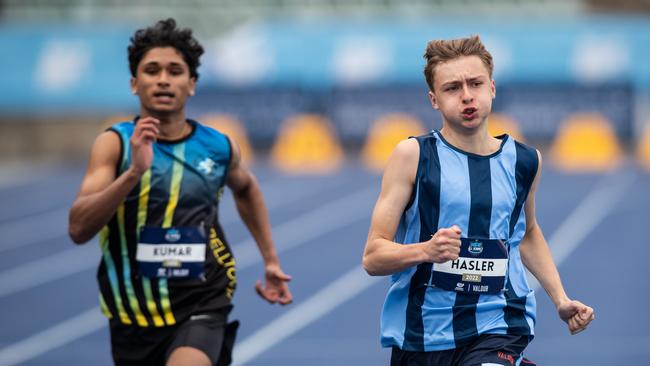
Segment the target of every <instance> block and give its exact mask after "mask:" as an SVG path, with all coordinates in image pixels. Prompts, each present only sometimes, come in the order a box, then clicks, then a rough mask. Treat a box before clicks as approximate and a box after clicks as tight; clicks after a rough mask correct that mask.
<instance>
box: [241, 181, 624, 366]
mask: <svg viewBox="0 0 650 366" xmlns="http://www.w3.org/2000/svg"><path fill="white" fill-rule="evenodd" d="M634 178H635V174H634V173H632V174H630V173H627V172H624V173H622V174H620V175H619V174H617V173H614V175H612V176H608V177H606V178H605V179H603V180H602V181H601V184H599V185H598V186H597V187H596V188H595V189H594V190H592V191H591V192H590V193H589V194H588V196H587V197H586V198H585V199H583V200H582V202H581V203H580V205H579V206H578V207H577V208H576V209H575V210H574V211H573V212H572V213H571V214H570V215H569V216H568V218H567V219H566V220H564V222H563V224H562V225H561V226H560V228H558V229H557V230H556V231H555V232H554V234H553V236H552V238H551V242H552V243H554V246H553V247H552V248H551V249H552V250H553V251H554V257H555V258H556V263H557V266H559V265H560V263H562V262H563V261H564V260H565V259H566V257H567V256H568V255H569V254H570V253H571V252H572V251H573V250H574V249H575V248H576V247H577V246H578V244H580V242H582V241H583V240H584V238H585V237H586V236H587V235H588V234H589V233H590V232H591V231H592V230H593V229H594V228H595V227H596V225H598V223H600V222H601V221H602V220H603V219H604V218H605V217H607V214H608V213H609V212H610V211H611V209H612V208H613V207H614V205H615V204H616V203H617V202H618V201H619V200H620V199H621V197H622V196H623V193H624V192H625V190H626V189H627V188H628V187H629V186H630V185H631V184H632V183H633V182H634ZM568 232H569V233H571V234H570V235H568V234H567V233H568ZM357 271H361V272H363V270H362V269H361V268H355V269H353V270H352V271H350V272H348V273H346V274H344V275H343V276H342V277H339V279H337V280H335V281H334V282H332V283H331V284H330V285H329V286H327V287H326V288H325V289H323V290H321V291H319V292H317V293H316V294H315V295H313V296H312V297H310V298H309V299H307V300H306V301H305V302H304V303H300V304H299V305H297V306H296V307H295V308H293V309H292V310H290V311H289V312H287V313H285V314H283V315H281V316H280V317H278V318H276V319H275V320H273V321H272V322H271V323H270V324H268V325H267V326H265V327H262V328H261V329H259V330H258V331H256V332H255V333H253V334H252V335H250V336H248V337H247V338H246V339H244V340H243V341H242V342H241V343H239V344H237V345H236V346H235V353H234V357H233V360H234V365H236V366H241V365H244V364H246V363H247V362H249V361H251V360H253V359H255V358H256V357H257V356H259V355H260V354H261V353H263V352H265V351H267V350H268V349H270V348H272V347H273V346H274V345H276V344H278V343H280V342H282V341H284V340H285V339H286V338H288V337H290V336H291V335H293V334H295V333H296V332H298V331H299V330H301V329H303V328H305V327H307V326H308V325H310V324H311V323H313V322H314V321H315V320H318V319H319V318H320V317H321V316H324V315H326V314H328V313H329V312H331V311H333V310H334V309H335V308H336V307H338V306H340V305H342V304H343V303H344V302H345V301H347V300H349V299H351V298H353V297H354V296H356V295H358V294H359V293H360V292H361V291H363V290H365V289H367V288H368V287H370V286H372V285H373V284H375V283H377V281H376V279H379V278H381V277H369V276H367V275H365V273H363V274H364V275H365V277H366V278H367V279H368V281H365V282H364V281H361V280H359V279H358V278H356V277H355V276H357ZM531 277H532V276H529V281H531V282H529V283H532V286H531V288H534V289H536V290H537V289H538V288H539V283H538V282H537V280H535V279H534V277H532V280H531V279H530V278H531ZM373 280H375V281H373ZM532 281H534V282H532ZM346 283H348V284H347V285H346Z"/></svg>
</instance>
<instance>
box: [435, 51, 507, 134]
mask: <svg viewBox="0 0 650 366" xmlns="http://www.w3.org/2000/svg"><path fill="white" fill-rule="evenodd" d="M495 95H496V90H495V86H494V81H493V80H492V79H491V78H490V74H489V72H488V69H487V67H486V66H485V65H484V64H483V62H482V61H481V59H480V58H479V57H478V56H464V57H459V58H456V59H453V60H451V61H447V62H444V63H441V64H439V65H437V66H436V68H435V77H434V91H433V92H429V98H430V100H431V105H432V106H433V107H434V108H435V109H438V110H440V112H441V113H442V116H443V118H444V120H445V122H446V123H448V124H451V125H452V126H451V127H452V128H454V127H456V128H460V129H465V130H473V129H476V128H477V127H479V126H480V125H482V124H483V123H484V122H485V120H486V119H487V117H488V115H489V114H490V111H491V110H492V99H494V97H495Z"/></svg>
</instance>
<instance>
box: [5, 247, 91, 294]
mask: <svg viewBox="0 0 650 366" xmlns="http://www.w3.org/2000/svg"><path fill="white" fill-rule="evenodd" d="M93 242H94V245H92V244H93ZM98 246H99V244H97V240H96V239H93V241H92V242H90V243H88V244H86V245H84V246H82V247H79V248H76V247H75V248H70V249H66V250H64V251H62V252H60V253H58V254H55V255H51V256H48V257H44V258H41V259H38V260H35V261H31V262H29V263H26V264H23V265H20V266H18V267H15V268H11V269H8V270H5V271H2V272H0V298H1V297H4V296H9V295H12V294H14V293H16V292H19V291H23V290H27V289H30V288H33V287H36V286H39V285H42V284H45V283H48V282H52V281H56V280H58V279H61V278H64V277H66V276H69V275H72V274H75V273H79V272H82V271H85V270H90V269H93V268H97V266H98V264H99V261H100V259H101V258H100V253H99V248H98ZM91 259H92V260H91Z"/></svg>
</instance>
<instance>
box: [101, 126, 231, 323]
mask: <svg viewBox="0 0 650 366" xmlns="http://www.w3.org/2000/svg"><path fill="white" fill-rule="evenodd" d="M188 122H189V123H190V125H191V126H192V133H191V134H190V135H189V136H187V137H186V138H183V139H182V140H177V141H161V140H159V141H157V142H156V143H154V144H153V152H154V158H153V163H152V166H151V168H150V169H149V170H147V171H146V172H145V173H144V175H143V176H142V178H141V179H140V182H139V184H138V185H137V186H136V187H135V188H134V189H133V190H132V191H131V192H130V193H129V194H128V196H127V197H126V199H125V200H124V201H123V202H122V203H121V204H120V205H119V207H118V209H117V211H116V213H115V215H114V216H113V217H112V218H111V220H110V222H109V223H108V224H107V225H106V226H104V228H102V230H101V231H100V233H99V242H100V246H101V251H102V260H101V263H100V265H99V270H98V272H97V279H98V282H99V289H100V304H101V307H102V312H103V313H104V314H105V315H106V316H108V317H109V318H111V319H113V320H116V321H119V322H121V323H122V324H126V325H137V326H141V327H162V326H167V325H173V324H176V323H177V322H182V321H184V320H185V319H187V317H189V316H190V315H192V314H196V313H205V312H211V311H218V310H219V309H222V308H224V307H229V306H230V300H231V298H232V296H233V294H234V291H235V286H236V283H237V281H236V277H235V259H234V257H233V255H232V252H231V250H230V248H229V246H228V244H227V242H226V240H225V238H224V236H223V231H222V229H221V226H220V224H219V220H218V204H219V200H220V198H221V194H222V192H223V187H224V184H225V180H226V174H227V171H228V166H229V164H230V159H231V147H230V142H229V140H228V138H227V137H226V136H225V135H223V134H221V133H220V132H218V131H216V130H214V129H211V128H209V127H206V126H204V125H202V124H200V123H198V122H196V121H192V120H188ZM135 123H137V118H136V120H134V121H128V122H122V123H118V124H116V125H113V126H112V127H111V128H110V129H109V130H111V131H113V132H115V133H117V134H118V135H119V137H120V140H121V143H122V158H121V161H120V163H119V166H118V171H117V174H118V175H119V174H122V173H123V172H124V171H126V170H127V168H128V167H129V165H130V164H131V151H130V144H129V140H130V138H131V134H132V133H133V130H134V128H135ZM144 227H157V228H173V227H202V228H204V233H205V236H206V255H205V264H204V275H203V276H201V277H200V278H183V279H176V278H152V277H146V276H143V275H141V274H140V273H139V271H138V263H137V261H136V250H137V247H138V240H139V235H140V232H141V229H142V228H144Z"/></svg>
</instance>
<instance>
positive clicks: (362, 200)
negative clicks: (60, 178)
mask: <svg viewBox="0 0 650 366" xmlns="http://www.w3.org/2000/svg"><path fill="white" fill-rule="evenodd" d="M376 195H377V190H376V189H369V188H366V189H362V190H359V191H356V192H354V193H352V194H350V195H348V196H345V197H343V198H340V199H338V200H336V201H334V202H330V203H328V204H326V205H324V206H321V207H318V208H316V209H315V210H313V211H310V212H308V213H305V214H303V215H302V216H299V217H298V218H296V219H294V220H292V221H290V222H287V223H285V224H282V225H280V226H277V227H274V228H273V233H274V237H275V238H276V239H275V240H276V242H277V244H276V248H277V251H278V252H283V251H287V250H289V249H291V248H295V247H297V246H300V245H303V244H306V243H308V242H309V240H311V239H314V238H316V237H317V236H319V235H323V234H326V233H328V232H331V231H334V230H337V229H339V228H341V227H344V226H345V225H348V224H350V223H351V222H353V221H355V220H358V219H360V218H363V217H366V216H368V215H369V213H370V205H371V204H372V202H373V197H374V196H376ZM368 200H370V201H368ZM366 206H368V207H366ZM362 208H363V210H362ZM95 247H96V246H95ZM233 248H239V250H240V251H242V253H240V254H237V255H236V258H237V269H238V270H242V269H245V268H247V267H250V266H252V265H254V264H256V263H258V262H260V261H261V258H260V255H259V253H256V255H253V253H250V251H254V250H256V249H255V244H254V241H252V240H249V241H246V242H244V243H242V244H241V245H238V246H236V247H233ZM73 249H74V250H76V251H79V250H80V248H73ZM233 250H235V249H233ZM69 255H73V254H72V252H70V253H67V254H66V255H62V256H61V258H58V260H57V261H56V263H58V264H57V267H58V266H59V265H62V264H63V263H66V265H67V266H72V267H75V266H77V267H79V266H82V267H84V268H87V267H96V263H92V266H90V265H89V264H88V262H89V261H88V259H89V258H99V255H88V254H84V255H83V256H82V257H83V258H77V259H76V260H75V261H74V262H68V260H66V256H69ZM51 258H52V257H50V260H51ZM39 264H40V265H41V266H46V265H45V263H40V261H39ZM47 266H52V263H49V262H48V263H47ZM47 266H46V267H47ZM29 268H30V269H32V270H35V271H37V270H39V269H38V268H37V267H36V266H29ZM10 271H16V272H14V273H13V276H11V278H10V277H7V278H5V277H3V276H2V274H0V284H1V283H3V281H4V282H6V283H7V284H5V285H4V286H6V288H8V289H5V291H11V290H13V291H14V292H15V291H16V289H15V287H14V288H13V289H12V288H11V285H10V284H8V283H9V282H11V281H12V279H14V278H15V275H25V274H27V270H26V269H24V270H20V269H15V270H10ZM41 271H42V269H41ZM66 271H72V270H70V269H64V268H57V269H55V270H53V272H54V273H55V274H54V275H56V273H57V272H62V273H65V272H66ZM6 272H9V271H6ZM41 275H42V274H39V273H36V274H30V277H31V278H32V279H31V281H32V283H36V282H38V283H39V284H41V283H44V282H46V281H47V279H37V278H36V277H39V276H41ZM49 275H50V276H52V275H53V274H49ZM60 277H61V276H60ZM60 277H59V278H60ZM27 283H29V281H27ZM14 286H15V285H14ZM1 288H2V287H1V286H0V289H1ZM20 288H21V289H25V288H27V284H23V285H22V286H20ZM93 311H95V312H97V311H98V310H97V308H96V307H93V308H91V309H89V310H88V311H87V312H85V313H83V314H81V315H79V316H75V317H72V318H70V319H68V320H66V321H64V322H63V323H59V324H57V325H54V326H53V327H51V328H49V329H46V330H44V331H42V332H40V333H37V334H35V335H33V336H31V337H29V338H27V339H25V340H23V341H19V342H18V343H14V344H11V345H8V346H6V347H5V348H3V349H1V350H0V355H13V356H12V358H11V359H9V361H6V362H4V363H0V366H9V365H14V364H15V363H16V362H13V363H12V362H10V361H11V360H14V359H18V360H21V361H20V362H22V361H26V360H29V359H32V358H35V357H38V356H39V355H41V354H42V353H44V352H47V351H50V350H52V349H54V348H57V347H60V346H63V345H65V344H67V343H70V342H73V341H75V340H77V339H79V338H81V337H84V336H86V335H88V334H91V333H93V332H95V331H97V330H100V329H102V328H103V327H105V326H106V320H105V319H104V320H103V321H101V322H100V321H97V322H90V321H89V320H88V319H89V318H90V316H88V314H90V313H92V312H93ZM53 329H54V330H56V332H58V333H57V334H60V335H61V334H63V335H64V336H61V337H60V338H57V339H56V342H55V343H54V344H53V345H51V344H47V343H45V344H40V345H39V344H36V343H34V342H28V341H29V340H32V339H37V340H39V341H43V340H45V341H47V339H48V338H46V337H45V336H47V335H49V334H51V333H52V330H53ZM42 335H44V336H42Z"/></svg>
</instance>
